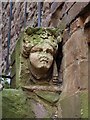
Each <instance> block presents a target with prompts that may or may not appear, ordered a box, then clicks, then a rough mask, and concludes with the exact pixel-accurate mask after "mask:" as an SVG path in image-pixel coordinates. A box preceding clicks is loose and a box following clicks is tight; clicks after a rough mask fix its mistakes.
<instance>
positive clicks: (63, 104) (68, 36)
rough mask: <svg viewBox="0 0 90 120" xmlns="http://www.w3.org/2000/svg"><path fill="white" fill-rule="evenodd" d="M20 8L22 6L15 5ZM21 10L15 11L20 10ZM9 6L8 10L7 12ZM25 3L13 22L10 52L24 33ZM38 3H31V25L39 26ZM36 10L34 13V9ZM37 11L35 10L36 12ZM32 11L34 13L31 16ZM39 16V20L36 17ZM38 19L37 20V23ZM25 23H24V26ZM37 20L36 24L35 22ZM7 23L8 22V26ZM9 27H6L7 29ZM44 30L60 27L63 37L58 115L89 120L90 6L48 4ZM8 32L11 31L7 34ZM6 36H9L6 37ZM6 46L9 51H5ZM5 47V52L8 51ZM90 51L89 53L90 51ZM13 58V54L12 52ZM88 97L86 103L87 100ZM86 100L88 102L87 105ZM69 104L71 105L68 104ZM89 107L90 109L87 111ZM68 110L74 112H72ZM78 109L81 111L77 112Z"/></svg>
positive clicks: (3, 30) (29, 9)
mask: <svg viewBox="0 0 90 120" xmlns="http://www.w3.org/2000/svg"><path fill="white" fill-rule="evenodd" d="M5 4H6V3H4V5H3V12H4V13H3V16H2V17H3V18H4V17H5V18H7V19H2V20H3V22H2V23H3V24H4V25H3V26H4V27H3V28H2V32H3V34H2V35H3V37H2V40H3V41H2V44H3V63H2V64H3V65H2V66H3V68H4V70H5V65H6V64H5V58H6V57H5V55H6V54H5V51H7V50H6V49H7V45H6V41H7V32H5V30H6V29H7V27H8V25H7V24H8V22H7V21H8V19H9V15H8V14H7V13H8V9H9V8H8V6H9V4H8V5H5ZM13 4H15V5H16V4H18V3H13ZM20 5H21V8H22V10H18V9H20V7H18V9H15V8H16V7H17V6H20ZM5 6H6V8H7V9H6V8H5ZM22 6H24V3H19V4H18V5H16V6H14V7H15V8H14V7H13V9H15V10H13V11H14V14H13V15H15V11H17V12H16V13H17V14H16V16H14V17H13V20H12V26H13V27H12V31H13V32H14V33H16V34H14V33H12V32H11V33H12V39H11V41H12V42H11V48H10V51H13V49H14V47H15V43H16V41H17V38H18V36H19V35H20V31H21V30H23V28H24V26H23V25H24V20H23V19H21V18H19V17H18V12H19V14H20V15H21V16H22V18H23V17H24V16H23V15H22V12H21V11H23V10H24V7H22ZM36 6H37V5H36V3H28V9H27V10H28V11H29V12H28V16H27V25H30V26H33V27H36V26H37V12H36V8H37V7H36ZM33 8H34V9H33ZM32 9H33V10H32ZM30 11H32V12H30ZM34 15H35V16H34ZM34 18H35V19H34ZM21 20H22V22H21ZM33 20H35V21H33ZM5 21H6V22H5ZM5 25H6V27H5ZM42 26H44V27H59V28H60V29H61V31H62V36H63V43H62V44H63V46H62V48H63V49H62V51H63V59H62V64H61V69H60V72H61V74H62V75H63V84H62V88H63V90H62V94H61V96H60V100H59V103H58V111H60V113H61V114H62V117H65V118H70V117H72V118H73V117H74V118H81V117H83V118H87V117H88V109H87V107H88V99H87V96H88V94H87V91H88V76H89V75H88V62H89V60H88V52H90V45H89V44H90V39H89V38H90V34H89V33H90V3H87V2H84V3H83V2H82V3H78V2H70V3H68V2H67V3H63V2H61V3H54V2H53V3H44V5H43V15H42ZM6 31H7V30H6ZM5 34H6V35H5ZM15 35H16V36H15ZM5 45H6V47H5ZM4 47H5V48H4ZM88 48H89V49H88ZM88 50H89V51H88ZM10 54H12V52H10ZM84 97H85V98H86V99H84ZM85 100H86V101H85ZM67 103H68V104H67ZM85 106H87V107H86V108H85ZM68 109H69V110H70V111H69V112H67V111H68ZM77 109H78V110H79V111H77Z"/></svg>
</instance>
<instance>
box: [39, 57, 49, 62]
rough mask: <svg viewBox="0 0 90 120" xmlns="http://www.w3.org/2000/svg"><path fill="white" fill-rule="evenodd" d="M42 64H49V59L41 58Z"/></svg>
mask: <svg viewBox="0 0 90 120" xmlns="http://www.w3.org/2000/svg"><path fill="white" fill-rule="evenodd" d="M40 62H43V63H48V58H46V57H41V58H40Z"/></svg>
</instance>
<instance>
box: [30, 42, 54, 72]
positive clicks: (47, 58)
mask: <svg viewBox="0 0 90 120" xmlns="http://www.w3.org/2000/svg"><path fill="white" fill-rule="evenodd" d="M53 56H54V49H53V47H52V46H51V45H49V44H48V43H42V44H37V45H36V46H34V47H33V48H32V49H31V51H30V56H29V59H30V63H31V64H32V66H34V68H36V69H39V70H43V71H48V69H49V68H50V67H51V66H52V64H53V60H54V58H53Z"/></svg>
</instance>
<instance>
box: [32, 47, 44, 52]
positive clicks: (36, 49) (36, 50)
mask: <svg viewBox="0 0 90 120" xmlns="http://www.w3.org/2000/svg"><path fill="white" fill-rule="evenodd" d="M42 51H43V49H42V48H34V49H32V50H31V53H34V52H42Z"/></svg>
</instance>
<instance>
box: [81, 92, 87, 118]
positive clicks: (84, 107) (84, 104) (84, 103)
mask: <svg viewBox="0 0 90 120" xmlns="http://www.w3.org/2000/svg"><path fill="white" fill-rule="evenodd" d="M80 102H81V118H88V91H83V92H80Z"/></svg>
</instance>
